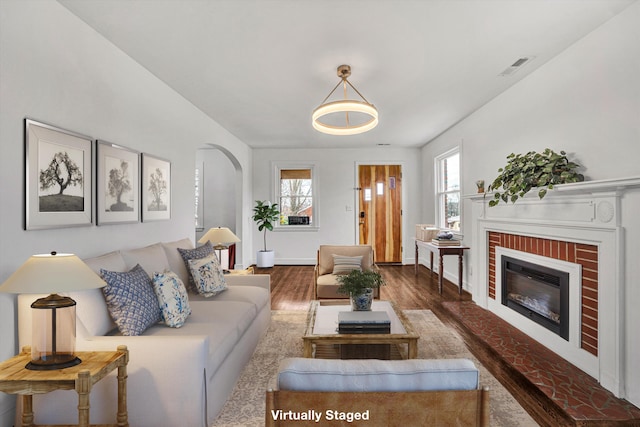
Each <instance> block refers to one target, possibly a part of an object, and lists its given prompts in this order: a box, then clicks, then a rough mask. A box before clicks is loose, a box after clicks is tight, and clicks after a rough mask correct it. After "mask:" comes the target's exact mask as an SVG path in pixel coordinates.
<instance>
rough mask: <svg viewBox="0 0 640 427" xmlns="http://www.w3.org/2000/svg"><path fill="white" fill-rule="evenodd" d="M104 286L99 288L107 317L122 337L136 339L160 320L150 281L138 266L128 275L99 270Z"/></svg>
mask: <svg viewBox="0 0 640 427" xmlns="http://www.w3.org/2000/svg"><path fill="white" fill-rule="evenodd" d="M101 273H102V277H103V278H104V280H105V281H106V282H107V286H105V287H104V288H102V292H103V293H104V297H105V300H106V301H107V307H108V308H109V313H110V314H111V317H112V318H113V320H114V321H115V322H116V325H117V326H118V329H119V330H120V332H121V333H122V335H140V334H141V333H142V332H144V331H145V330H146V329H147V328H148V327H149V326H151V325H153V324H154V323H158V322H159V321H160V320H161V316H160V307H159V305H158V298H157V297H156V294H155V292H154V291H153V287H152V285H151V279H150V278H149V275H148V274H147V273H146V272H145V271H144V269H143V268H142V267H140V265H136V266H135V267H133V268H132V269H131V270H130V271H127V272H117V271H108V270H104V269H103V270H101Z"/></svg>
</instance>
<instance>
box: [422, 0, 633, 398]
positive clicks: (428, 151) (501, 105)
mask: <svg viewBox="0 0 640 427" xmlns="http://www.w3.org/2000/svg"><path fill="white" fill-rule="evenodd" d="M639 41H640V2H636V3H634V4H633V5H631V6H630V7H629V8H628V9H626V10H625V11H623V12H622V13H621V14H620V15H618V16H616V17H614V18H613V19H612V20H610V21H609V22H607V23H605V24H604V25H603V26H601V27H600V28H598V29H596V30H595V31H593V32H592V33H591V34H589V35H587V36H586V37H585V38H583V39H582V40H580V41H578V42H577V43H575V44H574V45H573V46H571V47H570V48H568V49H567V50H566V51H565V52H563V53H562V54H560V55H559V56H558V57H556V58H554V59H553V60H551V61H549V62H548V63H547V64H545V65H544V66H542V67H541V68H540V69H538V70H537V71H536V72H534V73H532V74H531V75H529V76H528V77H527V78H525V79H523V80H522V81H521V82H520V83H518V84H517V85H515V86H514V87H512V88H511V89H510V90H508V91H506V92H505V93H503V94H502V95H500V96H498V97H497V98H495V99H494V100H493V101H492V102H490V103H488V104H487V105H485V106H484V107H483V108H481V109H479V110H478V111H476V112H475V113H474V114H472V115H471V116H469V117H468V118H467V119H465V120H463V121H462V122H460V123H459V124H458V125H456V126H454V127H453V128H452V129H450V130H449V131H447V132H446V133H444V134H443V135H441V136H440V137H439V138H437V139H436V140H435V141H433V142H431V143H430V144H428V145H427V146H425V147H424V149H423V150H422V163H423V168H424V169H425V171H431V172H425V177H426V179H425V183H426V184H428V185H432V183H430V182H429V177H430V176H431V175H432V174H433V172H432V171H433V158H434V156H436V155H438V154H440V153H442V152H444V151H446V150H447V149H448V148H450V147H451V146H453V145H455V144H459V143H460V142H461V141H464V142H463V144H462V147H463V154H462V170H463V171H464V172H463V173H464V176H463V184H462V185H463V193H464V194H470V193H474V192H475V184H474V183H475V181H476V180H478V179H484V180H485V181H486V183H487V185H489V184H490V183H491V181H492V180H493V179H494V178H495V176H496V175H497V173H498V172H497V170H498V168H499V167H501V166H504V164H505V163H506V156H507V155H508V154H509V153H511V152H515V153H524V152H527V151H530V150H537V151H540V150H543V149H544V148H546V147H549V148H552V149H554V150H556V151H560V150H565V151H566V152H567V153H568V154H569V156H570V157H571V158H572V159H575V160H576V161H577V162H578V163H580V164H581V165H583V166H584V173H585V175H586V178H587V179H590V180H600V179H607V178H622V177H631V176H639V175H640V166H639V163H638V159H640V49H638V42H639ZM533 54H535V52H534V53H533ZM496 78H500V77H496ZM624 206H625V207H624V209H623V212H622V221H623V224H624V228H625V240H626V244H625V252H626V260H625V265H626V286H627V289H626V298H625V300H626V303H627V305H626V313H627V314H626V322H627V325H628V328H627V339H626V345H627V353H626V360H627V363H628V364H631V363H633V362H634V361H637V360H640V343H639V342H638V340H637V330H636V329H637V328H636V327H635V326H637V325H639V324H640V312H639V311H638V310H637V307H638V306H640V281H638V279H637V278H638V277H640V264H638V262H637V260H638V259H640V221H638V216H637V212H638V211H639V210H640V191H639V190H637V189H636V190H632V191H630V192H628V193H627V194H626V195H625V196H624ZM423 208H424V210H425V216H426V217H427V218H431V219H432V218H433V217H429V216H430V215H433V212H434V208H433V205H432V203H431V199H430V198H425V201H424V204H423ZM470 211H471V206H470V201H465V204H464V210H463V230H465V231H466V233H467V234H466V236H468V238H470V237H471V236H470V231H471V223H470V221H469V219H470V216H471V215H470V214H469V215H465V214H466V213H470ZM465 240H466V243H471V242H470V241H469V240H467V238H465ZM472 250H474V248H472ZM479 250H482V249H481V248H480V249H479ZM445 270H448V271H447V273H448V274H450V275H454V276H455V275H456V273H455V270H454V266H453V264H447V266H446V267H445ZM465 274H466V275H467V277H469V276H468V274H470V272H469V270H468V269H466V272H465ZM603 279H605V280H604V281H603V286H606V278H603ZM603 291H606V290H605V289H604V288H603ZM603 333H606V331H603ZM627 372H628V373H629V376H628V377H627V378H626V384H627V393H628V399H629V400H630V401H632V402H633V403H634V404H636V405H640V370H638V369H628V370H627Z"/></svg>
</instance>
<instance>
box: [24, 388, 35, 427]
mask: <svg viewBox="0 0 640 427" xmlns="http://www.w3.org/2000/svg"><path fill="white" fill-rule="evenodd" d="M32 425H33V396H32V395H30V394H25V395H24V396H22V426H23V427H31V426H32Z"/></svg>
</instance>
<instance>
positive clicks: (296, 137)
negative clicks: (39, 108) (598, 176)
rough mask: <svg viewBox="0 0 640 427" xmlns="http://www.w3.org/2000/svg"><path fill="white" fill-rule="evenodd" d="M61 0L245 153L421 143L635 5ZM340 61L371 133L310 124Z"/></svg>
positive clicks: (625, 0) (554, 0)
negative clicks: (361, 100)
mask: <svg viewBox="0 0 640 427" xmlns="http://www.w3.org/2000/svg"><path fill="white" fill-rule="evenodd" d="M59 1H60V3H61V4H63V5H64V6H65V7H67V8H68V9H69V10H70V11H71V12H73V13H74V14H75V15H77V16H78V17H80V18H81V19H82V20H84V21H85V22H86V23H88V24H89V25H90V26H91V27H93V28H95V29H96V31H98V32H99V33H101V34H102V35H104V36H105V37H106V38H107V39H109V40H110V41H111V42H112V43H114V44H115V45H116V46H118V47H119V48H120V49H121V50H123V51H124V52H126V53H127V54H128V55H130V56H131V57H132V58H133V59H135V60H136V61H137V62H139V63H140V64H142V65H143V66H144V67H145V68H147V69H148V70H149V71H150V72H151V73H153V74H154V75H156V76H157V77H158V78H160V79H161V80H163V81H164V82H165V83H166V84H167V85H169V86H170V87H172V88H173V89H174V90H176V91H177V92H179V93H180V94H181V95H182V96H184V97H185V98H186V99H188V100H189V101H190V102H191V103H193V104H194V105H195V106H197V107H198V108H199V109H201V110H202V111H203V112H205V113H206V114H207V115H209V116H210V117H211V118H213V119H214V120H216V121H217V122H218V123H220V124H221V125H222V126H223V127H225V128H226V129H227V130H229V131H230V132H231V133H233V134H234V135H235V136H237V137H238V138H239V139H240V140H242V141H244V142H245V143H247V144H248V145H250V146H252V147H299V148H312V147H313V148H315V147H374V146H376V145H377V144H391V145H392V146H404V147H417V146H422V145H424V144H425V143H428V142H429V141H430V140H431V139H433V138H434V137H436V136H437V135H439V134H440V133H442V132H443V131H445V130H446V129H448V128H449V127H451V126H452V125H454V124H455V123H457V122H458V121H460V120H461V119H463V118H464V117H466V116H467V115H469V114H470V113H472V112H473V111H475V110H476V109H478V108H479V107H481V106H482V105H483V104H485V103H486V102H488V101H490V100H491V99H492V98H494V97H495V96H497V95H499V94H500V93H501V92H503V91H504V90H505V89H507V88H508V87H509V86H511V85H513V84H515V83H516V82H517V81H519V80H521V79H522V78H524V77H526V76H527V74H529V73H531V72H533V71H535V69H536V68H538V67H540V66H541V65H543V64H544V63H545V62H547V61H549V60H550V59H552V58H553V57H554V56H556V55H558V54H559V53H561V52H562V51H563V50H564V49H566V48H567V47H569V46H570V45H571V44H572V43H574V42H576V41H577V40H579V39H580V38H582V37H584V36H585V35H587V34H588V33H590V32H591V31H593V30H594V29H595V28H597V27H598V26H600V25H601V24H603V23H604V22H605V21H607V20H608V19H610V18H611V17H612V16H614V15H615V14H617V13H619V12H620V11H622V10H623V9H624V8H625V7H627V6H628V5H629V4H630V3H633V1H636V0H510V1H507V0H423V1H417V0H415V1H411V0H341V1H338V0H324V1H319V0H316V1H312V0H154V1H151V0H128V1H118V0H59ZM523 56H533V57H535V59H534V60H533V61H530V62H529V63H528V64H527V65H525V66H524V67H522V68H521V69H520V70H519V71H518V72H516V73H515V74H513V75H511V76H510V77H501V76H499V75H500V73H501V72H502V71H503V70H505V69H506V68H507V67H509V66H510V65H511V64H512V63H513V62H515V61H516V60H517V59H518V58H520V57H523ZM341 64H349V65H351V67H352V76H351V77H350V79H349V80H350V81H351V82H352V83H353V84H354V85H355V87H356V88H357V89H358V90H359V91H360V92H361V93H362V94H363V95H364V96H365V97H366V98H367V100H368V101H369V102H371V103H373V104H375V105H376V107H377V108H378V111H379V114H380V124H379V125H378V127H376V128H375V129H373V130H372V131H370V132H367V133H364V134H361V135H353V136H329V135H325V134H321V133H319V132H317V131H315V130H314V129H313V128H312V127H311V112H312V111H313V109H314V108H315V107H317V106H318V105H319V104H320V103H321V102H322V100H323V99H324V98H325V97H326V96H327V95H328V93H329V91H330V90H331V89H332V88H333V87H334V86H335V84H336V83H338V77H337V76H336V68H337V67H338V66H339V65H341ZM579 72H580V71H579V70H576V73H579Z"/></svg>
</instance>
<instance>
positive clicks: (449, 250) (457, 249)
mask: <svg viewBox="0 0 640 427" xmlns="http://www.w3.org/2000/svg"><path fill="white" fill-rule="evenodd" d="M419 248H425V249H428V250H429V269H430V270H431V274H433V254H434V252H435V253H437V254H438V258H439V261H440V262H439V265H438V292H439V293H441V294H442V278H443V277H444V261H443V258H444V256H445V255H458V293H459V294H462V277H463V276H462V258H463V256H464V251H465V250H467V249H470V248H469V247H468V246H462V245H459V246H445V245H442V246H440V245H435V244H433V243H431V242H424V241H422V240H418V239H416V263H415V274H418V253H419Z"/></svg>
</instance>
